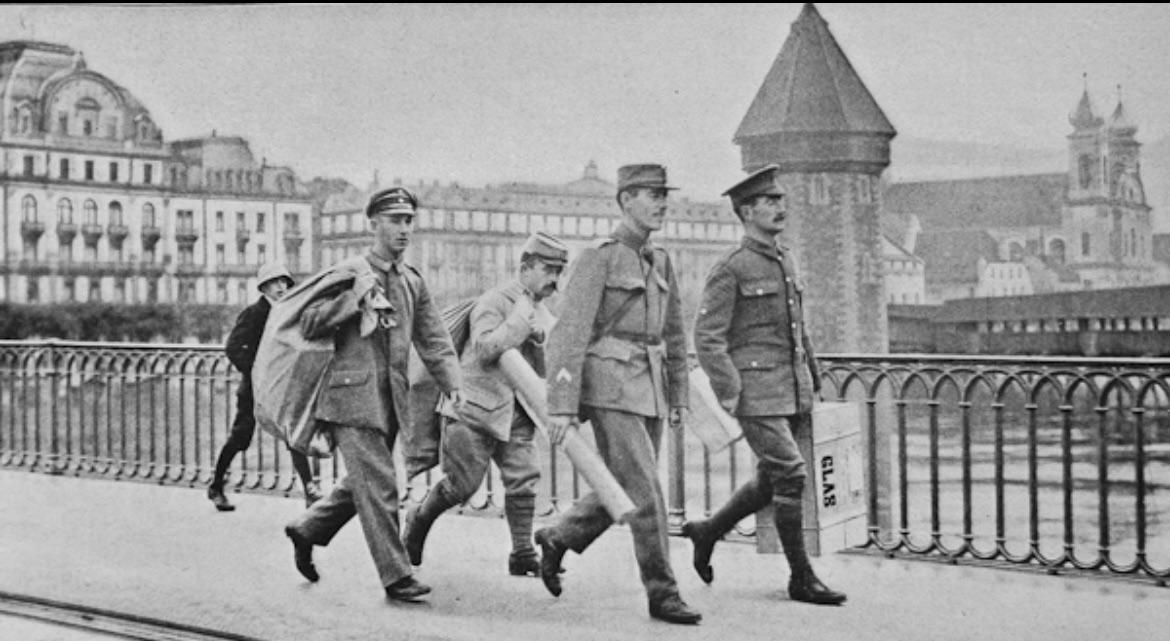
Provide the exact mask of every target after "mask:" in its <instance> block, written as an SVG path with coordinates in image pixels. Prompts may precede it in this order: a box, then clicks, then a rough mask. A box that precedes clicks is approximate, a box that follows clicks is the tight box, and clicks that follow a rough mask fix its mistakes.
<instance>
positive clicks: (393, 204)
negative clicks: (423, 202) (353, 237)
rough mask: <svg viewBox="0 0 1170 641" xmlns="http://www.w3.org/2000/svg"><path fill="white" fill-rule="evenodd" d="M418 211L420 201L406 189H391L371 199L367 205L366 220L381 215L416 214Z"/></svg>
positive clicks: (384, 190)
mask: <svg viewBox="0 0 1170 641" xmlns="http://www.w3.org/2000/svg"><path fill="white" fill-rule="evenodd" d="M415 209H418V199H417V198H415V197H414V194H412V193H410V190H409V189H407V188H405V187H391V188H390V189H383V190H382V191H380V192H378V193H376V194H374V195H373V196H371V197H370V203H369V204H368V205H366V218H373V217H374V216H377V215H379V214H411V215H413V214H414V210H415Z"/></svg>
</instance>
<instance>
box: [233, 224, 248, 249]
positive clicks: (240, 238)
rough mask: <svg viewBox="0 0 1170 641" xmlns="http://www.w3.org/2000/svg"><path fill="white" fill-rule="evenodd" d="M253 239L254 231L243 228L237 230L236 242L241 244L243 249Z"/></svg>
mask: <svg viewBox="0 0 1170 641" xmlns="http://www.w3.org/2000/svg"><path fill="white" fill-rule="evenodd" d="M251 239H252V231H251V230H250V229H247V228H244V227H241V228H239V229H237V230H236V242H237V243H239V244H240V246H241V247H242V246H244V245H247V244H248V241H249V240H251Z"/></svg>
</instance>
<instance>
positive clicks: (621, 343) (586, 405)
mask: <svg viewBox="0 0 1170 641" xmlns="http://www.w3.org/2000/svg"><path fill="white" fill-rule="evenodd" d="M670 189H673V188H672V187H670V186H668V185H667V182H666V169H665V168H663V167H662V166H660V165H627V166H625V167H622V168H621V169H619V170H618V186H617V201H618V204H619V205H620V207H621V210H622V222H621V225H619V226H618V228H617V229H615V230H614V232H613V234H612V236H610V237H609V238H606V239H604V240H601V241H599V242H598V243H597V244H596V245H594V246H592V247H589V248H586V249H585V250H584V251H583V252H582V253H581V256H580V257H579V258H577V260H576V262H575V263H574V266H573V269H572V270H571V272H570V276H569V280H568V284H567V285H566V287H565V293H564V313H563V314H562V315H561V318H560V320H559V321H558V322H557V324H556V325H555V326H554V327H553V330H552V332H551V334H550V336H549V340H548V347H547V352H548V410H549V415H550V425H549V437H550V440H552V441H553V442H554V443H559V442H560V441H561V440H562V439H563V438H564V434H565V433H566V431H567V430H570V429H576V428H577V425H578V420H588V421H590V422H591V423H592V425H593V433H594V436H595V438H596V441H597V447H598V450H599V451H600V454H601V457H602V459H603V460H604V461H605V464H606V466H607V467H608V468H609V470H610V472H612V473H613V476H614V478H616V479H617V481H618V483H619V484H621V486H622V488H623V489H625V491H626V494H628V495H629V497H630V499H631V500H633V502H634V504H635V506H636V508H637V509H636V510H635V512H634V513H633V517H632V518H631V519H630V522H629V526H630V531H631V533H632V534H633V538H634V552H635V556H636V557H637V560H638V566H639V568H640V569H641V574H642V583H643V585H644V586H645V588H646V594H647V596H648V598H649V603H650V616H652V617H654V618H656V619H661V620H664V621H669V622H671V623H689V624H693V623H698V622H699V620H700V619H701V618H702V617H701V615H700V614H699V613H698V612H696V611H694V610H693V609H691V608H690V607H689V606H688V605H687V604H686V603H685V602H683V600H682V598H681V597H680V596H679V591H678V585H677V583H676V581H675V578H674V573H673V571H672V570H671V567H670V556H669V552H670V549H669V543H668V541H667V530H666V505H665V501H664V500H663V495H662V488H661V486H660V484H659V482H658V466H657V457H658V450H659V444H660V442H661V440H662V431H663V422H664V419H669V422H670V425H671V426H672V427H674V428H680V427H681V424H682V413H683V411H684V410H685V409H686V407H687V400H688V399H687V344H686V335H685V330H684V329H683V322H682V312H681V307H680V303H679V295H678V282H677V280H676V279H675V274H674V268H673V267H672V266H671V261H670V256H669V255H668V254H667V253H666V251H665V250H664V249H662V248H660V247H657V246H655V245H654V244H653V243H651V242H649V237H650V234H651V232H654V231H657V230H659V229H661V228H662V225H663V222H664V219H665V217H666V205H667V201H666V197H667V192H668V190H670ZM612 523H613V520H612V519H611V518H610V516H609V514H608V513H607V512H606V510H605V508H603V507H602V504H601V502H600V501H599V500H598V498H597V495H596V494H593V493H590V494H588V495H586V496H584V497H582V498H581V499H580V500H579V501H577V502H576V503H574V504H573V505H572V507H570V508H569V509H568V511H566V512H565V513H564V515H563V516H562V517H561V519H560V521H559V522H558V523H557V524H556V525H555V526H553V527H549V528H543V529H541V530H538V531H537V532H536V537H535V538H536V542H537V543H538V544H539V545H540V547H541V553H542V557H541V563H540V566H541V567H540V570H541V579H543V581H544V584H545V587H547V588H548V590H549V592H551V593H552V594H553V595H554V596H557V595H560V593H561V577H560V573H561V572H562V571H563V570H562V568H561V560H562V558H563V557H564V554H565V551H566V550H573V551H575V552H577V553H578V554H580V553H582V552H583V551H584V550H585V548H586V547H588V546H589V544H591V543H592V542H593V541H594V540H595V539H597V537H599V536H601V534H602V533H603V532H605V530H606V529H608V528H609V526H610V525H611V524H612Z"/></svg>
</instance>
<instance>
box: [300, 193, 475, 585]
mask: <svg viewBox="0 0 1170 641" xmlns="http://www.w3.org/2000/svg"><path fill="white" fill-rule="evenodd" d="M416 206H417V201H416V200H415V197H414V195H413V194H411V193H410V192H409V191H407V190H406V189H403V188H401V187H395V188H393V189H387V190H385V191H381V192H378V193H376V194H374V196H373V197H372V198H370V202H369V204H368V206H367V207H366V215H367V216H368V217H369V221H370V229H371V230H372V231H373V235H374V245H373V247H372V248H371V249H370V251H369V253H367V254H366V255H364V256H355V257H353V258H351V259H347V260H345V261H342V262H341V263H339V264H337V265H335V266H333V267H331V268H330V269H331V270H333V271H334V272H339V273H340V274H339V275H340V277H339V278H333V279H331V280H333V281H337V283H338V285H340V287H330V288H328V289H327V290H326V291H325V292H323V293H322V294H321V297H320V298H319V299H317V300H314V301H313V302H311V303H309V304H307V305H306V306H305V309H304V311H303V312H302V313H301V317H300V324H301V331H302V333H303V334H304V336H305V338H308V339H310V340H313V339H321V338H328V337H332V339H333V344H334V355H333V360H332V361H331V362H330V364H329V367H328V370H327V371H326V372H325V379H324V383H323V384H322V388H321V391H320V393H319V395H318V397H317V401H316V405H315V406H314V410H313V412H314V413H313V416H314V418H315V419H317V421H318V423H319V424H321V425H324V426H326V429H328V430H330V431H331V432H332V435H333V438H334V440H335V441H336V443H337V448H338V450H340V452H341V457H342V459H344V461H345V468H346V471H347V476H346V477H345V478H343V479H342V480H341V481H340V482H339V483H338V485H337V486H335V487H334V489H333V492H332V493H331V494H330V495H329V496H327V497H325V498H324V499H322V500H320V501H318V502H316V503H314V504H313V506H312V507H310V508H309V509H308V510H307V511H306V512H305V513H304V514H302V515H301V517H300V518H298V519H297V520H295V521H294V522H292V523H291V524H289V526H288V527H287V528H285V533H286V534H287V535H288V536H289V538H291V539H292V542H293V548H294V553H295V560H296V566H297V569H298V570H299V571H300V572H301V574H303V575H304V576H305V578H307V579H309V580H310V581H316V580H317V578H318V575H317V570H316V567H315V566H314V565H313V559H312V552H313V546H314V545H327V544H328V543H329V541H330V540H331V539H332V538H333V536H334V535H336V534H337V532H338V531H339V530H340V529H341V528H342V526H344V525H345V524H346V523H347V522H348V521H349V520H350V519H351V518H353V516H354V515H355V514H356V515H357V516H358V518H359V519H360V521H361V524H362V531H363V533H364V534H365V538H366V544H367V546H368V547H369V549H370V555H371V556H372V557H373V558H374V565H375V566H376V567H377V570H378V575H379V578H380V579H381V581H382V585H383V586H384V587H385V591H386V595H387V596H388V597H389V598H391V599H396V600H401V601H413V600H416V599H418V598H419V597H421V596H423V595H424V594H427V593H428V592H430V591H431V589H430V587H428V586H426V585H423V584H422V583H419V582H418V581H417V580H415V578H414V577H413V576H412V574H411V566H410V560H409V558H408V557H407V554H406V548H405V547H404V546H403V544H402V539H401V537H400V534H399V529H398V485H397V483H398V480H397V477H396V475H395V471H394V459H393V458H392V456H391V454H390V452H391V450H392V448H393V447H394V440H395V438H396V437H397V434H398V429H399V426H401V425H405V420H406V419H407V408H409V407H410V402H409V397H408V393H409V386H408V383H407V356H408V354H409V352H410V347H411V345H413V346H414V347H415V349H417V350H418V354H419V356H420V357H421V359H422V361H423V363H424V364H425V365H426V366H427V369H428V371H429V372H430V373H431V375H432V376H434V378H435V381H436V382H437V383H438V385H439V386H440V388H441V389H442V390H443V391H444V392H446V393H447V394H448V401H449V402H451V403H453V404H455V405H458V404H459V403H460V402H461V400H460V398H459V396H460V392H459V390H460V388H461V386H462V382H461V380H462V376H461V372H460V370H459V361H458V358H457V357H456V355H455V349H454V347H453V345H452V344H451V336H450V334H449V333H448V332H447V328H446V326H445V325H444V324H443V321H442V318H441V317H440V315H439V311H438V309H437V308H436V307H435V305H434V303H433V302H432V300H431V296H430V294H429V293H428V291H427V287H426V283H425V282H423V279H422V275H421V274H419V273H418V271H416V270H415V269H414V268H413V267H411V266H410V265H408V264H406V262H405V261H404V254H405V252H406V248H407V246H408V245H409V244H410V234H411V231H412V226H413V221H414V212H415V208H416ZM326 276H328V274H327V275H326Z"/></svg>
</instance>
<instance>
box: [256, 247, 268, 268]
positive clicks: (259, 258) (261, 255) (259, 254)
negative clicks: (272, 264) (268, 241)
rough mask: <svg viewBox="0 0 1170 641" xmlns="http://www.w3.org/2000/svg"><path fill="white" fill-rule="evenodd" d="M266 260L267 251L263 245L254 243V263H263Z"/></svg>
mask: <svg viewBox="0 0 1170 641" xmlns="http://www.w3.org/2000/svg"><path fill="white" fill-rule="evenodd" d="M266 262H268V251H267V249H265V247H264V245H256V264H257V265H263V264H264V263H266Z"/></svg>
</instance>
